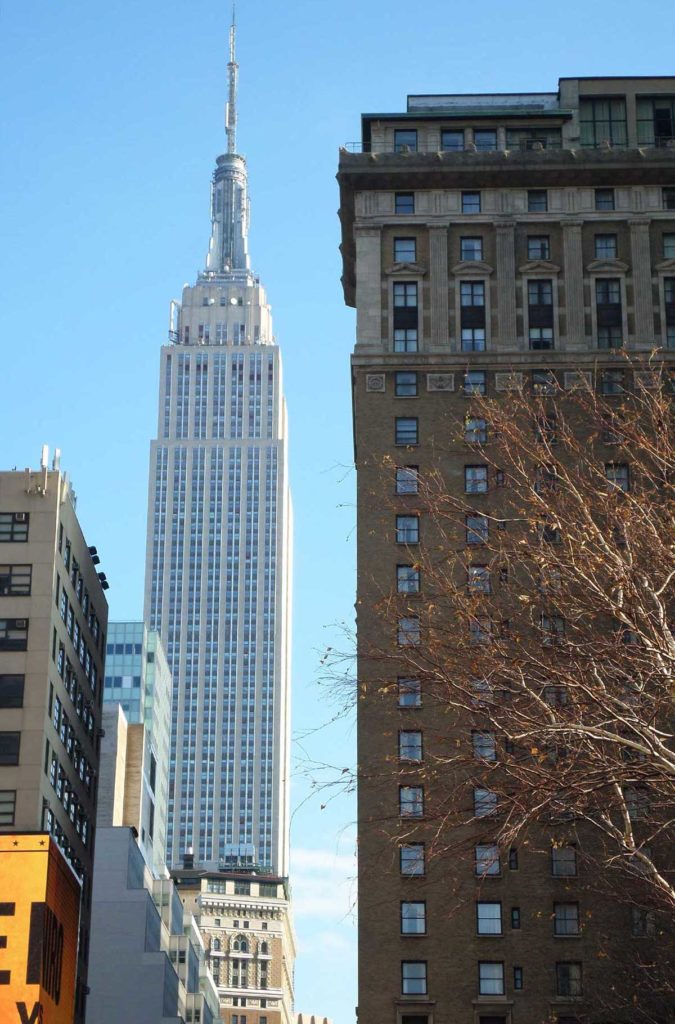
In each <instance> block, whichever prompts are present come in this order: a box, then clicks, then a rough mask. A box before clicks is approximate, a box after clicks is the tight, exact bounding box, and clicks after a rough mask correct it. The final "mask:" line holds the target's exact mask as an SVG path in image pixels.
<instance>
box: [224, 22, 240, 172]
mask: <svg viewBox="0 0 675 1024" xmlns="http://www.w3.org/2000/svg"><path fill="white" fill-rule="evenodd" d="M236 39H237V21H236V14H235V5H234V4H232V23H231V25H230V59H229V61H228V63H227V105H226V107H225V133H226V135H227V152H228V153H230V154H233V153H236V152H237V74H238V72H239V65H238V64H237V61H236V58H235V44H236Z"/></svg>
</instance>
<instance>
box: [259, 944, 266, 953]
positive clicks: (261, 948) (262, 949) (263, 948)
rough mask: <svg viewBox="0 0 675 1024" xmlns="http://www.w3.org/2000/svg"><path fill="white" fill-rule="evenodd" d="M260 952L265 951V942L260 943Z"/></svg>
mask: <svg viewBox="0 0 675 1024" xmlns="http://www.w3.org/2000/svg"><path fill="white" fill-rule="evenodd" d="M260 952H261V953H267V943H266V942H261V943H260Z"/></svg>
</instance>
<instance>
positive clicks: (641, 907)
mask: <svg viewBox="0 0 675 1024" xmlns="http://www.w3.org/2000/svg"><path fill="white" fill-rule="evenodd" d="M633 379H634V381H635V387H634V388H633V389H632V390H631V392H630V393H627V392H624V391H623V389H622V388H621V387H620V386H616V387H614V386H613V387H612V388H611V389H609V390H610V391H611V392H614V393H611V394H610V395H600V394H598V393H597V392H596V391H594V390H592V389H591V388H590V387H589V386H586V385H585V380H584V377H583V375H580V377H579V387H578V388H577V389H576V390H574V391H571V392H560V391H559V390H558V389H557V387H556V385H555V384H554V381H553V378H551V380H550V381H549V382H547V381H546V380H542V382H541V383H540V384H539V386H538V388H536V389H535V390H534V392H533V391H529V392H526V391H524V390H522V389H514V390H512V391H511V392H510V393H509V395H508V400H505V399H501V400H489V399H486V398H484V397H482V396H478V395H476V396H474V397H473V399H472V400H471V402H470V403H467V414H466V418H465V419H464V420H463V421H462V422H456V423H454V425H453V428H452V430H453V433H454V437H453V440H452V441H451V444H450V451H451V452H452V451H453V450H454V452H455V453H457V452H458V451H459V450H461V451H463V452H464V453H466V451H467V448H468V449H469V450H470V451H471V452H472V454H471V456H470V457H467V456H466V455H465V456H464V461H465V462H467V463H468V462H471V463H472V465H470V466H467V469H466V470H465V479H464V481H462V482H461V485H460V486H459V487H456V486H452V485H451V486H449V485H448V480H447V474H446V471H445V469H444V460H445V459H446V458H447V455H448V451H447V450H446V449H445V448H444V447H443V446H442V445H440V444H437V445H436V449H435V453H434V461H435V465H436V467H437V468H436V469H435V470H433V471H431V472H429V473H426V474H425V473H423V474H421V475H420V479H419V481H418V484H419V488H418V489H419V496H418V499H417V504H416V506H415V509H414V510H413V514H415V515H416V514H418V513H419V516H420V521H419V524H418V526H417V527H415V524H414V523H413V524H412V527H411V533H410V542H409V543H408V545H407V547H406V548H405V549H404V550H405V562H406V564H403V565H400V566H399V567H398V574H397V586H396V587H395V589H394V591H393V592H391V593H383V594H382V600H381V602H380V604H379V607H378V609H377V613H378V614H379V615H380V616H381V617H382V619H383V621H384V622H385V623H386V624H387V630H386V631H385V632H388V635H389V636H390V635H391V630H394V629H395V630H396V631H397V635H396V644H395V645H391V644H388V643H384V642H383V643H382V645H381V648H371V649H369V650H367V651H365V652H364V651H362V652H361V657H362V663H363V662H364V660H365V661H367V662H368V663H369V664H370V666H371V668H372V666H377V668H376V670H375V674H374V675H373V672H372V671H371V672H370V674H369V676H368V678H369V681H368V683H367V685H369V686H372V685H374V684H373V679H374V678H376V679H379V683H377V684H376V685H379V686H380V688H381V690H382V693H383V695H384V694H386V693H387V691H388V689H389V688H390V687H391V686H393V685H397V686H398V687H406V686H407V687H408V688H409V690H410V693H411V694H415V693H416V692H417V691H418V690H419V691H420V692H421V693H422V694H423V697H424V702H425V705H426V706H428V705H429V704H430V703H431V704H433V705H434V706H435V707H437V709H438V714H437V715H435V716H434V719H435V724H434V727H433V728H432V730H429V728H428V726H427V727H426V728H425V733H424V740H425V750H424V753H422V751H421V747H420V745H419V744H420V743H421V739H420V737H421V733H418V732H417V731H416V730H415V728H414V727H411V729H410V730H404V731H403V732H401V733H400V736H399V750H398V757H397V761H398V767H397V770H398V771H399V772H400V776H401V778H400V781H401V785H402V786H403V787H409V788H410V790H411V792H413V791H414V790H415V789H416V788H417V787H418V786H424V790H425V794H426V799H427V807H426V808H425V819H426V821H427V827H428V829H429V839H430V841H429V844H428V845H429V847H430V852H432V853H433V854H434V855H435V856H437V857H442V856H444V855H448V854H449V853H451V852H452V853H453V854H454V853H456V850H457V848H458V846H459V845H461V844H462V843H464V844H465V845H466V846H467V848H468V847H469V846H471V847H472V848H473V844H474V843H475V841H476V840H475V836H476V835H477V834H479V833H480V831H481V830H483V831H484V829H485V825H486V822H488V821H489V824H490V829H491V833H492V835H493V836H494V843H495V849H497V848H501V849H502V850H503V849H509V848H510V847H512V846H513V845H515V844H516V843H518V842H523V841H525V842H528V843H530V844H535V843H540V844H542V848H543V846H544V845H546V844H549V845H550V846H551V847H552V848H553V850H555V849H556V848H558V849H559V850H560V863H561V870H562V871H564V870H566V868H565V864H564V861H565V857H566V856H567V853H566V852H565V851H569V850H570V849H573V850H574V855H575V856H577V855H578V856H581V857H587V858H588V859H592V860H593V861H594V864H595V867H596V868H597V869H598V870H596V871H594V872H593V878H594V885H595V886H596V887H603V886H605V887H606V888H607V892H608V895H610V894H611V895H612V896H613V897H617V896H618V898H619V899H621V900H625V901H630V902H631V904H632V909H633V915H634V927H635V928H636V929H638V930H639V929H640V928H643V929H645V934H652V933H654V934H657V933H658V932H659V931H660V930H663V929H668V928H669V927H670V923H669V922H670V921H671V920H672V915H673V912H674V911H675V872H674V871H673V867H674V866H675V865H674V862H673V855H672V850H673V842H674V840H675V745H674V743H673V712H674V706H673V669H674V667H675V638H674V636H673V633H672V631H671V615H672V606H673V592H674V591H673V580H674V574H675V529H674V520H673V512H674V509H675V505H674V503H673V498H674V496H675V491H674V489H673V482H674V480H675V475H674V474H675V444H674V441H675V435H674V433H673V415H672V401H673V399H672V397H671V390H670V382H669V381H667V380H665V379H663V380H662V379H661V376H660V371H659V368H658V365H657V364H654V365H653V366H652V367H650V368H649V369H647V370H645V368H644V366H642V367H639V368H637V369H636V372H635V373H634V374H633ZM614 380H615V381H617V380H618V377H617V376H616V375H615V378H614ZM455 462H456V460H455ZM382 470H383V472H384V473H386V474H391V472H392V466H391V464H389V463H387V464H385V465H384V466H383V467H382ZM397 508H398V509H399V510H400V505H398V506H397ZM386 519H387V521H388V522H391V514H390V510H387V517H386ZM383 522H384V520H383ZM401 539H402V538H401V537H399V538H398V540H399V542H400V541H401ZM403 539H404V540H405V538H403ZM383 635H384V634H383ZM394 648H395V649H394ZM394 679H396V680H397V682H396V683H395V684H394V683H393V682H392V680H394ZM390 767H391V766H390ZM411 799H413V797H411ZM406 825H407V823H406V820H405V815H404V817H403V818H402V819H401V821H400V822H398V821H397V822H396V823H394V822H393V821H386V822H385V821H384V820H383V826H382V827H383V830H386V831H387V832H388V833H389V834H390V835H392V836H393V837H394V838H395V839H396V840H397V841H398V843H401V842H405V840H406V835H407V833H408V829H407V827H406ZM484 856H485V857H486V858H488V857H489V852H485V853H484ZM484 868H485V872H488V871H489V870H490V866H489V862H488V861H487V860H486V863H485V866H484ZM648 959H649V958H648ZM633 966H634V965H633ZM643 966H645V967H649V970H645V972H644V973H645V975H646V976H647V978H648V980H649V981H650V983H653V984H652V987H653V988H654V989H655V990H656V989H659V990H660V991H662V992H663V991H665V989H666V988H668V987H669V990H670V992H671V996H672V992H673V984H672V982H673V979H672V975H671V974H670V973H669V971H670V969H671V967H672V964H671V965H670V966H668V967H666V968H663V969H659V971H656V969H655V968H654V963H653V962H652V961H650V962H649V964H647V965H643ZM655 979H656V980H655ZM645 1012H646V1011H645Z"/></svg>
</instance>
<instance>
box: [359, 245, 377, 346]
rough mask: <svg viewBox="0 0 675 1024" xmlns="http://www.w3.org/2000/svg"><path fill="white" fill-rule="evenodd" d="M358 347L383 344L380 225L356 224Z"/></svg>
mask: <svg viewBox="0 0 675 1024" xmlns="http://www.w3.org/2000/svg"><path fill="white" fill-rule="evenodd" d="M354 235H355V241H356V348H357V349H370V350H371V351H372V350H373V349H377V350H378V351H379V350H380V349H381V348H382V345H383V342H382V330H383V325H382V261H381V253H380V248H381V244H380V229H379V228H362V227H355V228H354Z"/></svg>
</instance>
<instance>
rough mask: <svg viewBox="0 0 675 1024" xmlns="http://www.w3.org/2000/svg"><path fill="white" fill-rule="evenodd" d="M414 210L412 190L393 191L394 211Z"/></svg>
mask: <svg viewBox="0 0 675 1024" xmlns="http://www.w3.org/2000/svg"><path fill="white" fill-rule="evenodd" d="M414 212H415V193H414V192H395V193H394V213H414Z"/></svg>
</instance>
